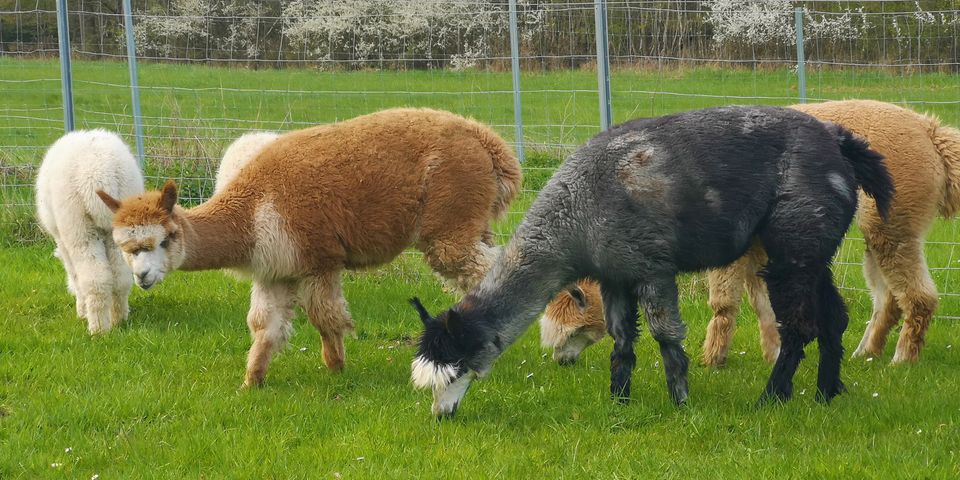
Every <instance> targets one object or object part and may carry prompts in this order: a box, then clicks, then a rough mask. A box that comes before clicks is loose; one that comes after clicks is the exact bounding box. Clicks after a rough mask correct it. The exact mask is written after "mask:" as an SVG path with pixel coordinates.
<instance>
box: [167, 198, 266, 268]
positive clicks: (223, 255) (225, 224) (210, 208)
mask: <svg viewBox="0 0 960 480" xmlns="http://www.w3.org/2000/svg"><path fill="white" fill-rule="evenodd" d="M177 208H178V210H179V212H177V213H178V215H177V218H178V222H179V223H180V227H181V228H182V231H183V253H182V255H183V258H182V260H181V262H180V264H179V267H178V268H179V269H180V270H213V269H219V268H236V267H244V266H246V265H248V264H249V263H250V250H251V248H252V245H253V241H252V239H251V234H250V228H249V225H250V220H249V218H247V216H246V215H243V214H242V212H240V211H239V210H236V209H228V208H224V207H222V206H219V205H214V204H211V202H207V203H204V204H202V205H200V206H198V207H196V208H192V209H190V210H183V209H180V208H179V207H177Z"/></svg>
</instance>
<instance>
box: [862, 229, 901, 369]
mask: <svg viewBox="0 0 960 480" xmlns="http://www.w3.org/2000/svg"><path fill="white" fill-rule="evenodd" d="M863 276H864V278H866V280H867V286H868V287H870V294H871V296H872V297H873V313H872V315H871V316H870V322H869V323H867V328H866V330H864V332H863V338H861V339H860V344H859V345H858V346H857V349H856V350H854V352H853V357H862V356H871V357H879V356H880V355H882V354H883V348H884V347H885V346H886V344H887V334H888V333H889V332H890V329H891V328H892V327H893V326H894V325H896V324H897V321H898V320H899V319H900V314H901V312H900V307H899V306H898V305H897V300H896V297H894V296H893V293H892V292H891V291H890V290H889V288H887V281H886V279H884V278H883V272H882V271H881V270H880V266H879V265H878V264H877V258H876V255H875V254H874V253H873V251H872V250H871V249H870V247H869V245H868V246H867V249H866V251H865V252H864V256H863ZM881 332H882V333H881Z"/></svg>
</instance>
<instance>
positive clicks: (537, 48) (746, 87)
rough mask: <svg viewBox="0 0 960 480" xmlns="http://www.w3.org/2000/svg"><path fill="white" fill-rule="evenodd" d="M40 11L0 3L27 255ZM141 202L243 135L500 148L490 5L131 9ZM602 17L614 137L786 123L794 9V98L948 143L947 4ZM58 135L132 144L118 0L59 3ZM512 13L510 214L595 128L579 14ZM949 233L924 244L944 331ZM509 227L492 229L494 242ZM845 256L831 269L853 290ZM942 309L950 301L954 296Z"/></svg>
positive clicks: (953, 77) (54, 129) (52, 121)
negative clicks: (412, 117) (429, 131)
mask: <svg viewBox="0 0 960 480" xmlns="http://www.w3.org/2000/svg"><path fill="white" fill-rule="evenodd" d="M56 3H57V2H55V1H53V0H32V1H25V0H7V1H0V88H2V95H0V202H2V207H3V213H2V216H0V243H2V244H4V245H14V246H15V245H23V244H28V243H31V242H35V241H38V240H39V239H41V238H42V235H41V234H40V233H39V231H38V229H37V227H36V225H35V221H34V219H33V190H32V183H33V177H34V175H35V169H36V167H37V165H38V164H39V162H40V160H41V158H42V156H43V153H44V151H45V149H46V148H47V147H48V146H49V145H50V144H51V143H53V141H55V140H56V138H58V137H59V136H60V135H61V134H62V133H63V113H64V105H63V103H62V101H61V96H60V89H61V84H60V70H59V67H58V61H57V56H58V55H59V52H58V49H57V34H58V30H57V28H56V25H57V24H56ZM133 3H134V4H135V5H134V11H133V12H132V14H133V24H134V30H135V31H134V33H135V39H136V51H137V56H138V60H139V66H140V71H139V82H140V98H141V102H142V111H143V127H144V134H145V135H144V143H145V148H146V152H145V153H146V154H145V162H146V173H147V178H148V184H149V186H156V185H157V184H158V183H159V181H160V180H162V179H165V178H175V179H176V180H177V181H178V182H179V185H180V186H181V194H182V196H183V201H184V202H185V203H186V204H188V205H189V204H196V203H198V202H201V201H203V200H205V199H206V198H208V197H209V196H210V195H211V193H212V192H213V177H214V173H215V171H216V167H217V165H218V162H219V158H220V156H221V154H222V152H223V149H224V148H225V146H226V145H227V144H229V142H230V141H232V140H233V139H235V138H236V137H238V136H240V135H241V134H242V133H244V132H247V131H250V130H274V131H286V130H291V129H296V128H302V127H305V126H309V125H315V124H319V123H328V122H333V121H338V120H343V119H347V118H351V117H354V116H357V115H361V114H364V113H369V112H373V111H376V110H380V109H384V108H388V107H394V106H425V107H433V108H442V109H447V110H451V111H454V112H456V113H459V114H463V115H467V116H471V117H474V118H476V119H478V120H480V121H483V122H485V123H488V124H490V125H492V126H494V128H496V129H497V130H498V131H499V132H500V133H501V134H502V135H503V136H504V137H505V138H507V139H509V140H511V141H514V140H518V139H516V138H515V134H514V131H515V130H514V105H513V84H512V78H511V51H510V29H509V2H507V1H505V0H419V1H417V0H344V1H339V2H329V1H324V0H263V1H252V0H234V1H227V0H147V1H140V2H133ZM601 3H602V5H603V7H604V8H605V9H606V12H607V18H608V31H607V32H606V38H607V40H608V43H609V57H608V58H607V59H600V61H601V62H603V61H609V65H610V72H611V73H610V84H611V90H612V113H613V119H614V121H615V122H619V121H624V120H627V119H629V118H635V117H641V116H654V115H662V114H665V113H670V112H675V111H680V110H687V109H692V108H702V107H708V106H715V105H724V104H731V103H739V104H770V105H790V104H793V103H797V102H798V101H799V98H800V97H801V95H802V94H803V93H804V92H801V90H800V85H799V82H798V71H797V65H798V62H797V44H796V38H797V30H796V24H795V17H794V11H795V9H796V8H801V9H802V15H801V20H802V31H803V33H804V38H805V40H804V42H803V43H802V45H803V47H804V50H805V54H806V55H805V56H806V62H805V70H804V73H805V75H806V92H805V94H806V97H807V98H808V99H809V100H810V101H819V100H828V99H844V98H871V99H877V100H884V101H890V102H894V103H898V104H901V105H905V106H909V107H911V108H914V109H917V110H920V111H926V112H930V113H934V114H936V115H938V116H939V117H940V118H941V119H942V120H943V121H944V122H945V123H949V124H953V125H960V77H958V72H960V47H958V42H960V40H958V39H960V0H936V1H859V2H845V1H839V2H836V1H833V2H826V1H803V2H792V1H786V0H768V1H764V2H759V1H755V0H705V1H676V0H672V1H667V0H659V1H653V0H634V1H606V2H601ZM66 4H67V17H68V20H69V26H70V45H71V55H72V58H73V68H72V71H73V96H74V102H75V105H74V109H75V116H76V124H77V128H107V129H110V130H114V131H117V132H119V133H121V135H123V136H124V137H125V139H127V140H128V143H129V144H130V145H131V146H132V145H134V138H133V132H134V127H133V120H132V106H131V103H130V89H129V76H128V73H127V65H126V45H125V42H124V34H125V32H124V28H123V25H124V22H123V11H122V8H121V2H120V1H119V0H111V1H107V0H70V1H67V2H66ZM516 5H517V13H518V15H517V19H518V29H517V35H518V43H519V47H520V48H519V62H518V63H519V66H520V73H521V75H520V93H521V98H522V103H521V114H522V115H521V116H522V118H523V138H522V139H519V140H521V141H522V142H523V144H524V145H525V149H526V151H527V152H528V158H527V160H526V163H525V165H524V170H525V174H526V176H527V178H528V181H527V182H526V184H525V194H526V196H525V199H521V201H518V202H517V205H516V206H515V207H514V211H513V212H511V217H512V218H511V219H509V220H508V221H507V222H506V224H507V225H510V224H512V223H511V222H515V221H516V219H517V218H518V217H519V216H521V215H522V211H523V210H524V208H525V207H526V205H528V202H529V197H532V195H533V194H534V193H535V192H536V190H537V189H538V188H539V186H540V185H541V184H542V182H543V181H544V180H545V179H546V178H547V177H548V176H549V175H550V173H551V172H552V170H553V168H555V166H556V164H557V162H558V159H559V158H562V156H563V155H564V154H566V153H568V152H569V151H571V150H572V149H573V148H574V147H575V146H576V145H578V144H579V143H581V142H583V141H584V140H586V139H587V138H589V137H590V136H592V135H594V134H595V133H597V132H598V131H599V129H600V125H601V122H600V112H599V106H598V105H599V98H600V97H599V94H598V78H597V73H596V72H597V62H598V58H597V43H596V22H595V17H594V15H595V11H596V8H597V2H595V1H593V0H589V1H538V0H519V1H517V2H516ZM957 233H958V232H957V230H956V227H955V226H954V225H953V224H952V223H949V222H939V223H938V224H937V225H936V226H935V228H934V230H933V232H932V236H931V241H929V242H928V244H927V256H928V259H929V261H930V264H931V267H932V269H933V272H934V278H935V280H936V281H937V284H938V286H939V288H940V290H941V291H942V292H944V294H943V296H944V300H945V301H944V306H943V307H941V309H940V312H941V316H948V317H950V316H955V315H958V313H957V312H960V285H958V284H957V283H958V282H960V271H958V270H960V265H957V263H956V262H958V261H960V256H956V255H955V253H956V252H955V250H956V246H957V244H956V243H955V240H954V239H956V238H957ZM508 234H509V227H504V228H503V229H501V236H502V237H505V236H506V235H508ZM861 251H862V239H860V238H859V236H858V235H857V234H856V233H852V234H851V235H850V241H849V242H846V243H845V244H844V247H843V251H842V252H841V254H840V255H839V257H838V262H837V263H838V266H839V268H838V269H837V274H838V276H840V277H841V278H842V280H841V282H842V283H843V285H844V287H845V288H849V289H858V290H859V289H863V280H862V277H861V275H860V274H859V268H860V267H859V265H860V262H861V259H862V257H861V254H860V252H861ZM954 292H956V293H954Z"/></svg>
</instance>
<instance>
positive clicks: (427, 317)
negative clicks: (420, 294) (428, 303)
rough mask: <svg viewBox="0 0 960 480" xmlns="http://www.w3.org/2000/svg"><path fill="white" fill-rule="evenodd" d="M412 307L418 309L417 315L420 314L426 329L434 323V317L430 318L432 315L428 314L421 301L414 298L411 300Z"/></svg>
mask: <svg viewBox="0 0 960 480" xmlns="http://www.w3.org/2000/svg"><path fill="white" fill-rule="evenodd" d="M410 305H413V308H415V309H417V313H419V314H420V321H422V322H423V326H424V327H426V326H427V325H429V324H430V322H432V321H433V317H431V316H430V313H429V312H427V309H426V308H424V307H423V304H422V303H420V299H419V298H417V297H413V298H411V299H410Z"/></svg>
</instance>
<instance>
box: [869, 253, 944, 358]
mask: <svg viewBox="0 0 960 480" xmlns="http://www.w3.org/2000/svg"><path fill="white" fill-rule="evenodd" d="M880 267H881V268H882V269H883V273H884V276H885V277H886V278H887V279H888V286H889V288H890V290H891V292H892V293H893V295H894V296H895V297H896V299H897V304H898V305H899V306H900V309H901V310H902V311H903V313H904V319H903V328H902V329H901V330H900V338H899V340H898V341H897V350H896V353H894V355H893V363H903V362H916V361H917V360H919V359H920V350H921V349H922V348H923V342H924V336H925V335H926V333H927V328H928V327H929V326H930V320H931V319H932V318H933V314H934V312H936V310H937V300H938V298H937V287H936V285H934V283H933V279H932V278H930V271H929V269H928V268H927V261H926V258H924V255H923V251H922V249H921V245H920V244H919V243H911V244H909V245H901V248H899V249H898V251H897V256H896V257H894V258H893V259H892V261H891V262H884V261H881V262H880Z"/></svg>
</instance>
